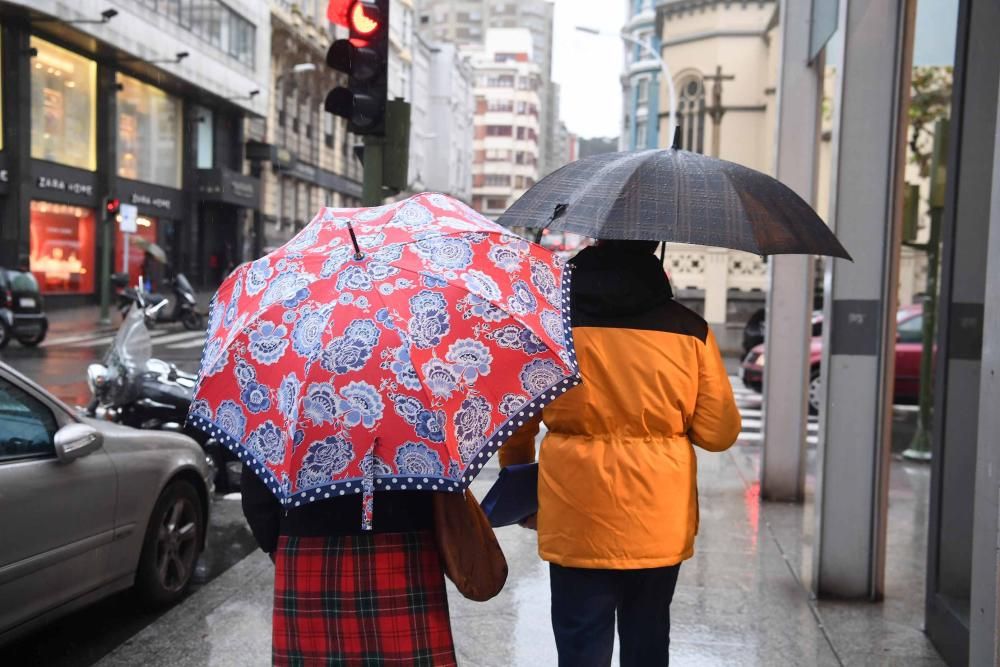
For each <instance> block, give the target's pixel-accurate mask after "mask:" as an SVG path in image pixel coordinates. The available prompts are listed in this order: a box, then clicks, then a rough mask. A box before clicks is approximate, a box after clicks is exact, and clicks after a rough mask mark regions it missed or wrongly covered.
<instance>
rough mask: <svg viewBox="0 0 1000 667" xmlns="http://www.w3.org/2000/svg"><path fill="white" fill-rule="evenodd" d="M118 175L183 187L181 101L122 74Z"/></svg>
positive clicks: (172, 186) (119, 77) (119, 101)
mask: <svg viewBox="0 0 1000 667" xmlns="http://www.w3.org/2000/svg"><path fill="white" fill-rule="evenodd" d="M118 83H119V84H120V86H121V90H119V91H118V175H119V176H121V177H123V178H131V179H134V180H137V181H146V182H148V183H156V184H157V185H165V186H167V187H170V188H180V187H181V150H182V148H183V141H182V128H181V101H180V100H179V99H177V98H176V97H171V96H170V95H167V94H166V93H165V92H163V91H162V90H160V89H159V88H156V87H155V86H151V85H149V84H147V83H143V82H142V81H139V80H138V79H133V78H132V77H130V76H125V75H124V74H119V75H118Z"/></svg>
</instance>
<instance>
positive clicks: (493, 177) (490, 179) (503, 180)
mask: <svg viewBox="0 0 1000 667" xmlns="http://www.w3.org/2000/svg"><path fill="white" fill-rule="evenodd" d="M486 185H487V187H510V176H509V175H507V174H486Z"/></svg>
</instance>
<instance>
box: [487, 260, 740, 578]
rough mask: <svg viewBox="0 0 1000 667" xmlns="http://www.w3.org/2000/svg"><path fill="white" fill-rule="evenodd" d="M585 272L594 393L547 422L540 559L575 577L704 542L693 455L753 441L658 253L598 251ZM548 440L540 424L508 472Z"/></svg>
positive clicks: (586, 379)
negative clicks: (579, 571)
mask: <svg viewBox="0 0 1000 667" xmlns="http://www.w3.org/2000/svg"><path fill="white" fill-rule="evenodd" d="M573 263H574V264H575V265H576V268H575V270H574V273H573V287H572V290H573V291H572V321H573V337H574V341H575V345H576V353H577V359H578V361H579V364H580V373H581V375H582V377H583V383H582V384H581V385H579V386H578V387H575V388H573V389H572V390H570V391H568V392H566V394H564V395H563V396H561V397H560V398H558V399H557V400H555V401H553V402H552V403H551V404H550V405H549V406H548V407H546V408H545V409H544V411H543V413H542V415H541V420H542V421H544V422H545V425H546V426H547V428H548V433H547V435H546V436H545V438H544V439H543V441H542V444H541V447H540V454H539V476H538V505H539V509H538V550H539V554H540V555H541V557H542V558H543V559H545V560H547V561H550V562H553V563H556V564H558V565H562V566H566V567H586V568H602V569H638V568H653V567H664V566H668V565H674V564H676V563H679V562H681V561H682V560H685V559H687V558H690V557H691V556H692V555H693V553H694V536H695V534H696V533H697V531H698V489H697V482H696V477H697V462H696V458H695V453H694V449H693V447H692V444H696V445H699V446H700V447H703V448H704V449H707V450H710V451H715V452H718V451H723V450H725V449H727V448H728V447H729V446H730V445H732V444H733V442H734V441H735V440H736V437H737V436H738V434H739V432H740V414H739V411H738V410H737V408H736V404H735V402H734V400H733V393H732V387H731V386H730V384H729V378H728V376H727V373H726V370H725V366H724V365H723V363H722V358H721V356H720V354H719V349H718V346H717V345H716V342H715V338H714V337H713V335H712V332H711V330H710V329H709V328H708V326H707V324H706V323H705V321H704V320H702V319H701V318H700V317H698V316H697V315H695V314H694V313H693V312H691V311H690V310H688V309H687V308H685V307H684V306H682V305H680V304H679V303H677V302H676V301H674V300H673V298H672V295H671V292H670V286H669V282H668V281H667V278H666V276H665V274H664V272H663V267H662V265H661V264H660V262H659V260H657V259H656V257H655V256H653V255H652V254H644V255H623V254H621V253H620V251H614V252H612V251H609V250H606V249H602V248H601V247H600V246H598V247H596V248H588V249H587V250H584V251H583V252H581V253H580V254H579V255H578V256H577V257H576V258H575V259H574V262H573ZM538 430H539V418H536V419H535V420H533V421H532V422H528V423H526V424H525V425H524V427H522V428H521V429H520V430H519V431H518V432H517V433H515V434H514V436H513V437H512V438H511V439H510V440H509V441H508V442H507V443H506V444H505V445H504V446H503V448H502V449H501V450H500V465H501V466H506V465H511V464H514V463H527V462H530V461H533V460H534V458H535V444H534V441H535V436H536V434H537V433H538Z"/></svg>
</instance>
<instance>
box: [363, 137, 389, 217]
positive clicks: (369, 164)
mask: <svg viewBox="0 0 1000 667" xmlns="http://www.w3.org/2000/svg"><path fill="white" fill-rule="evenodd" d="M384 148H385V139H384V138H382V137H377V136H374V135H368V136H366V137H365V163H364V167H365V172H364V182H363V184H362V192H361V199H362V204H364V205H365V206H379V205H381V204H382V201H383V200H384V199H385V197H384V196H383V194H382V153H383V150H384Z"/></svg>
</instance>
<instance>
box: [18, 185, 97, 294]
mask: <svg viewBox="0 0 1000 667" xmlns="http://www.w3.org/2000/svg"><path fill="white" fill-rule="evenodd" d="M95 231H96V225H95V223H94V211H93V210H92V209H89V208H83V207H80V206H69V205H67V204H53V203H49V202H44V201H32V202H31V255H30V260H31V272H32V273H33V274H35V278H36V279H37V280H38V283H39V284H40V285H41V287H42V292H45V293H47V294H93V293H94V273H95V266H96V262H95V255H94V233H95Z"/></svg>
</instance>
